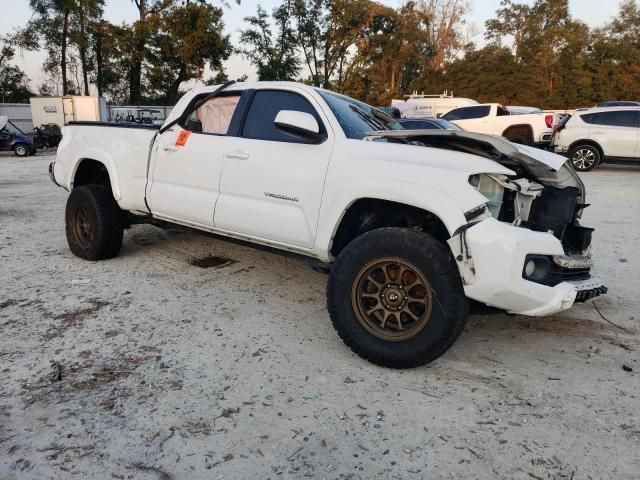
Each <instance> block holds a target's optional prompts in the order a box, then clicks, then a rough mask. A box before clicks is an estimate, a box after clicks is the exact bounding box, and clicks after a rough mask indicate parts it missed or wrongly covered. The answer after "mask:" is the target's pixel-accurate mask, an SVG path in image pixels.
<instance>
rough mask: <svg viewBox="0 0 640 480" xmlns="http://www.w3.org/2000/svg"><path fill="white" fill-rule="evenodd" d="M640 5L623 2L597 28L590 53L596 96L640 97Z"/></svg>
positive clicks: (631, 98) (598, 97)
mask: <svg viewBox="0 0 640 480" xmlns="http://www.w3.org/2000/svg"><path fill="white" fill-rule="evenodd" d="M639 34H640V8H639V7H638V4H637V3H636V2H635V1H633V0H626V1H624V2H623V3H622V4H621V5H620V11H619V13H618V14H617V15H616V16H615V17H614V20H613V21H612V22H610V23H609V24H608V25H606V26H605V27H604V28H602V29H598V30H596V31H595V32H594V34H593V38H592V49H591V53H590V57H591V62H590V67H591V71H592V74H593V90H594V92H596V93H595V94H594V98H593V100H594V101H595V102H601V101H606V100H636V99H640V36H639Z"/></svg>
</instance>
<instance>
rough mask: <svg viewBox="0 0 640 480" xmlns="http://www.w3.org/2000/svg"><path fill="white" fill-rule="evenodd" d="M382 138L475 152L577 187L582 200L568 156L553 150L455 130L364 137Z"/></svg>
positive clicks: (541, 179)
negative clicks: (548, 150)
mask: <svg viewBox="0 0 640 480" xmlns="http://www.w3.org/2000/svg"><path fill="white" fill-rule="evenodd" d="M382 139H386V140H390V141H394V140H397V141H402V142H412V143H413V144H414V145H423V146H425V147H431V148H439V149H443V150H454V151H459V152H465V153H469V154H472V155H478V156H480V157H484V158H487V159H489V160H493V161H495V162H497V163H499V164H501V165H502V166H504V167H507V168H510V169H514V170H522V171H524V172H526V173H527V175H526V176H528V177H532V179H535V180H537V181H539V182H540V183H542V184H543V185H547V186H553V187H557V188H566V187H575V188H578V189H579V190H580V193H581V197H582V203H585V198H584V197H585V191H584V184H583V183H582V180H580V177H578V174H577V173H576V172H575V170H574V169H573V167H572V166H571V164H570V162H569V161H568V159H567V158H565V157H563V156H561V155H556V154H555V153H551V152H547V151H545V150H540V149H538V148H535V147H530V146H527V145H519V144H516V143H512V142H510V141H508V140H507V139H505V138H504V137H500V136H497V135H483V134H480V133H471V132H464V131H462V132H459V131H455V130H382V131H377V132H371V133H369V134H368V135H367V136H366V137H365V138H364V140H367V141H376V140H382ZM514 167H516V168H514ZM518 167H519V168H518Z"/></svg>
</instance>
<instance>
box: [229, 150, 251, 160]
mask: <svg viewBox="0 0 640 480" xmlns="http://www.w3.org/2000/svg"><path fill="white" fill-rule="evenodd" d="M224 156H225V157H226V158H229V159H233V160H248V159H249V155H247V154H246V153H244V152H241V151H240V150H234V151H233V152H227V153H225V154H224Z"/></svg>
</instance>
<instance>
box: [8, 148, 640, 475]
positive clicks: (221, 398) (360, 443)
mask: <svg viewBox="0 0 640 480" xmlns="http://www.w3.org/2000/svg"><path fill="white" fill-rule="evenodd" d="M50 160H51V157H49V156H45V155H38V156H37V157H34V158H29V159H26V160H23V159H18V158H16V157H14V156H10V155H3V156H0V268H1V276H0V379H1V383H0V478H2V479H39V480H41V479H48V478H64V479H67V478H82V479H85V478H86V479H94V478H95V479H110V478H115V479H186V478H188V479H190V480H194V479H201V478H202V479H214V478H215V479H218V478H228V479H243V478H259V479H266V478H271V479H277V478H304V477H308V478H320V479H322V478H327V479H334V478H335V479H350V478H366V479H371V478H392V479H420V478H424V479H434V478H473V479H477V478H480V479H493V478H504V479H527V480H531V479H534V480H539V479H573V480H578V479H613V478H615V479H632V478H638V475H639V473H638V472H640V398H639V396H640V382H639V381H638V375H639V374H640V361H639V360H638V359H639V354H638V352H639V351H640V342H639V339H638V331H639V330H640V327H639V326H638V321H639V318H640V311H639V306H640V300H639V297H640V287H639V285H640V273H639V272H640V255H639V254H638V242H639V241H640V226H639V222H640V215H639V214H638V208H640V167H628V168H617V167H610V168H609V167H608V168H602V169H599V170H597V171H595V172H593V173H591V174H587V175H585V176H584V180H585V182H586V183H587V185H588V187H589V192H590V196H589V199H590V201H591V202H592V203H593V206H592V207H590V208H589V209H588V211H587V213H586V215H585V223H586V224H590V225H593V226H595V227H597V228H598V232H597V235H596V240H595V260H596V264H597V270H598V272H599V274H600V275H601V276H602V277H604V278H605V279H606V283H607V284H608V286H609V287H610V290H611V293H610V294H609V295H608V296H607V297H605V298H602V299H599V300H598V301H597V302H596V303H597V305H598V307H599V308H600V310H601V311H602V313H603V314H604V315H605V316H606V317H607V318H608V319H610V320H611V321H613V322H615V323H617V324H619V325H620V326H621V327H622V328H624V329H625V330H622V329H620V328H616V327H614V326H612V325H611V324H609V323H606V322H605V321H604V320H603V319H602V318H601V317H600V315H599V314H598V313H597V312H596V311H595V309H594V307H593V306H592V305H580V306H576V307H575V308H574V309H572V310H571V311H569V312H565V313H562V314H559V315H555V316H552V317H548V318H541V319H529V318H520V317H516V318H512V317H507V316H504V315H499V316H491V317H473V318H472V319H471V320H470V322H469V324H468V327H467V329H466V330H465V333H464V334H463V335H462V337H461V339H460V340H459V341H458V343H457V344H456V345H455V346H454V348H453V349H452V350H451V351H450V352H449V353H448V354H446V355H445V356H444V357H443V358H442V359H440V360H439V361H437V362H435V363H434V364H432V365H430V366H427V367H424V368H419V369H415V370H411V371H404V372H398V371H392V370H386V369H382V368H378V367H375V366H373V365H370V364H368V363H367V362H365V361H363V360H361V359H359V358H357V357H356V356H354V355H353V354H352V353H351V352H350V351H349V350H348V349H347V348H346V347H345V346H344V345H343V344H342V343H341V341H340V340H339V338H338V337H337V335H336V334H335V333H334V331H333V329H332V327H331V325H330V322H329V318H328V315H327V313H326V311H325V299H324V290H325V284H326V276H325V275H323V274H320V273H316V272H314V271H312V270H311V269H310V268H309V266H308V265H306V264H305V263H304V262H301V261H300V260H298V259H294V258H289V257H284V256H281V255H278V254H275V253H272V252H268V251H264V250H253V249H251V248H249V247H246V246H243V245H239V244H234V243H228V242H225V241H222V240H220V239H217V238H214V237H212V236H208V235H204V234H201V233H197V232H191V231H186V230H182V229H169V230H161V229H159V228H156V227H152V226H148V225H144V226H136V227H134V228H132V229H131V230H130V231H128V232H127V233H126V234H125V240H124V248H123V250H122V252H121V255H120V256H119V257H118V258H117V259H114V260H111V261H105V262H100V263H90V262H85V261H82V260H79V259H78V258H75V257H74V256H72V255H71V253H70V252H69V250H68V249H67V245H66V240H65V235H64V223H63V215H64V205H65V201H66V196H67V194H66V192H64V191H63V190H61V189H58V188H55V187H54V186H53V185H52V184H51V183H50V182H49V179H48V177H47V174H46V168H47V165H48V163H49V161H50ZM209 255H215V256H220V257H224V258H228V259H230V260H231V262H230V263H229V264H227V265H223V266H221V267H219V268H199V267H198V266H194V265H191V264H190V261H192V260H194V259H199V258H202V257H206V256H209ZM623 366H626V367H628V368H627V370H628V369H629V368H631V369H632V371H631V372H629V371H626V370H624V369H623Z"/></svg>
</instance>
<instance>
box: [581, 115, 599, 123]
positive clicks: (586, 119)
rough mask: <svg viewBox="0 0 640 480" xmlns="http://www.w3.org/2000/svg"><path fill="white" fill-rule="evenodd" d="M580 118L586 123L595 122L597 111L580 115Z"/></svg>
mask: <svg viewBox="0 0 640 480" xmlns="http://www.w3.org/2000/svg"><path fill="white" fill-rule="evenodd" d="M580 118H581V119H582V121H583V122H584V123H589V124H592V125H593V124H594V123H596V114H595V113H587V114H586V115H580Z"/></svg>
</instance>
